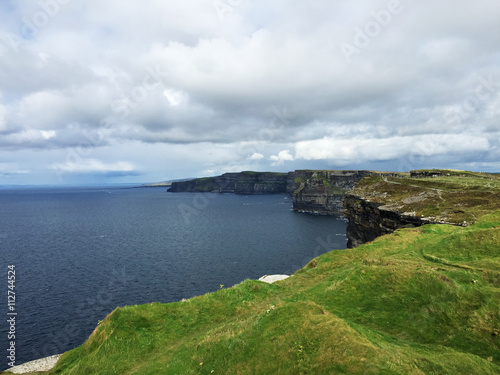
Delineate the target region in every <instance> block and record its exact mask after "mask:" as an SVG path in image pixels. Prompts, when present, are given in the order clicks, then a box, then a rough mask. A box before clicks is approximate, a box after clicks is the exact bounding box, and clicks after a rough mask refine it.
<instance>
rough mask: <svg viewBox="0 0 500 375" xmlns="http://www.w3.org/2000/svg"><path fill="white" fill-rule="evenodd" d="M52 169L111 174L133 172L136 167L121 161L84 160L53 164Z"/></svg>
mask: <svg viewBox="0 0 500 375" xmlns="http://www.w3.org/2000/svg"><path fill="white" fill-rule="evenodd" d="M51 169H53V170H56V171H61V172H64V173H97V174H99V173H110V172H133V171H135V167H134V165H133V164H132V163H129V162H125V161H119V162H114V163H105V162H102V161H101V160H97V159H82V160H78V161H76V162H73V161H67V162H65V163H58V164H53V165H52V166H51Z"/></svg>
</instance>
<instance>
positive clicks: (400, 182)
mask: <svg viewBox="0 0 500 375" xmlns="http://www.w3.org/2000/svg"><path fill="white" fill-rule="evenodd" d="M499 180H500V178H499V177H498V175H495V174H484V173H476V172H466V171H451V170H422V171H411V172H410V173H392V172H375V171H363V170H361V171H342V170H340V171H339V170H337V171H311V170H297V171H294V172H289V173H272V172H241V173H225V174H223V175H222V176H217V177H208V178H199V179H195V180H191V181H183V182H174V183H172V186H171V188H170V189H169V191H171V192H179V191H183V192H220V193H236V194H269V193H288V194H290V195H291V196H292V201H293V210H295V211H298V212H308V213H318V214H327V215H328V214H337V215H344V216H345V217H346V218H347V219H348V220H349V224H348V228H347V238H348V247H356V246H358V245H361V244H363V243H366V242H369V241H372V240H374V239H375V238H377V237H379V236H381V235H384V234H388V233H391V232H393V231H395V230H396V229H398V228H412V227H418V226H420V225H423V224H427V223H437V224H453V225H460V226H467V225H470V224H472V223H474V222H475V220H477V217H479V216H480V215H482V214H484V212H488V211H490V210H491V209H493V208H497V209H500V192H499V191H498V186H500V183H499V182H498V181H499Z"/></svg>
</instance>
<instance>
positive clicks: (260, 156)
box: [248, 152, 265, 160]
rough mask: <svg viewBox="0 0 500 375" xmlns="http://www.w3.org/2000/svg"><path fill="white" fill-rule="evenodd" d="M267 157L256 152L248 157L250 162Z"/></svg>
mask: <svg viewBox="0 0 500 375" xmlns="http://www.w3.org/2000/svg"><path fill="white" fill-rule="evenodd" d="M264 158H265V156H264V155H262V154H261V153H258V152H254V153H253V154H252V155H251V156H249V157H248V160H262V159H264Z"/></svg>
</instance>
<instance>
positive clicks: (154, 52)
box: [0, 0, 500, 183]
mask: <svg viewBox="0 0 500 375" xmlns="http://www.w3.org/2000/svg"><path fill="white" fill-rule="evenodd" d="M42 3H43V2H11V5H9V7H8V8H6V7H2V8H0V55H1V58H0V82H1V86H2V87H1V90H2V93H1V95H0V134H1V136H0V160H7V161H10V160H15V159H17V158H19V155H28V152H27V151H29V150H31V151H34V150H36V152H38V154H37V155H38V156H37V157H35V159H34V160H32V161H30V160H28V158H26V159H25V160H24V161H23V162H22V165H21V164H20V165H19V167H20V169H22V170H29V171H36V170H38V169H40V168H41V167H39V166H37V160H36V159H38V158H41V159H44V160H46V161H47V165H52V164H54V163H55V164H57V163H63V164H64V163H65V158H66V156H65V155H67V153H68V152H70V151H71V150H74V149H78V148H79V147H81V145H82V144H88V143H89V140H88V138H89V134H90V135H91V136H92V138H93V139H98V142H91V148H92V156H91V158H92V159H96V160H100V161H101V162H102V163H103V164H104V165H107V166H113V165H115V166H116V163H119V162H120V161H123V160H130V163H132V164H133V165H134V167H135V168H136V169H137V170H141V171H143V170H144V171H146V170H147V171H148V172H147V173H149V175H148V176H151V177H150V178H152V179H153V178H154V177H153V175H154V174H155V173H156V174H158V175H162V177H163V174H164V173H167V174H168V173H169V172H170V173H172V174H177V173H183V172H182V171H184V173H185V174H186V175H188V176H194V175H198V174H201V173H205V171H208V170H224V169H225V168H233V167H234V168H236V167H238V166H250V167H251V166H254V167H255V166H256V165H258V167H259V168H262V169H278V168H285V166H286V167H287V168H289V169H294V168H295V167H301V168H302V167H307V165H306V164H307V163H306V162H311V163H312V162H313V161H318V163H312V164H314V165H316V166H319V167H324V168H326V167H331V166H333V167H335V166H336V165H357V166H360V167H363V166H366V165H368V164H369V163H370V162H376V161H378V162H380V163H379V164H378V165H380V167H381V168H384V166H387V167H390V166H393V165H394V163H393V161H394V160H398V159H399V158H401V157H402V156H403V157H404V155H408V154H411V153H412V152H417V153H419V155H423V158H422V160H423V159H424V158H427V160H428V158H430V157H432V156H433V155H434V156H435V155H445V154H448V155H457V152H459V151H458V150H462V155H461V157H460V160H462V159H463V164H462V165H464V166H465V165H477V164H466V163H467V162H469V163H476V162H477V160H472V159H470V158H473V157H474V158H475V157H477V156H478V155H480V156H481V157H482V158H483V159H484V160H486V161H485V162H486V163H489V164H488V165H491V169H492V170H495V169H496V168H497V166H496V164H493V163H492V162H490V160H494V159H495V157H496V156H497V150H498V148H499V140H498V138H499V137H498V132H499V131H500V129H499V127H498V121H497V118H498V114H499V113H500V60H499V57H498V56H500V47H499V46H500V24H499V23H498V19H500V5H499V4H498V2H497V1H496V0H481V1H480V4H479V5H478V3H468V2H461V3H460V6H456V1H455V2H454V1H453V0H443V1H440V2H434V3H429V2H415V1H409V0H401V1H400V2H399V4H400V6H399V7H398V10H397V11H395V12H392V13H391V14H390V17H387V13H384V12H386V11H387V10H388V7H389V2H388V1H385V0H384V1H368V0H360V1H358V2H356V3H355V4H354V3H352V2H348V1H336V2H332V1H327V0H317V1H314V2H312V3H311V2H310V3H304V2H300V1H290V2H283V1H281V0H276V1H267V2H264V1H263V0H256V1H253V2H236V1H228V2H224V4H227V7H225V8H224V11H223V12H222V14H221V9H217V8H216V7H214V3H213V2H210V1H208V2H207V1H202V0H193V1H190V2H184V3H182V2H165V1H161V0H151V1H148V2H142V3H141V2H136V1H132V0H123V1H118V0H108V1H106V2H102V1H98V0H88V1H85V3H82V2H64V4H63V2H61V3H59V2H58V4H59V6H58V7H57V9H53V11H52V12H50V13H51V14H48V13H47V12H48V11H47V10H46V9H45V8H44V7H43V6H42ZM40 12H41V13H40ZM44 12H45V13H46V15H47V17H46V19H47V22H44V24H43V25H42V24H40V22H38V23H37V21H36V20H34V17H35V15H37V14H38V17H42V16H41V14H42V13H44ZM384 15H385V18H384ZM40 20H41V18H40ZM40 20H38V21H40ZM27 22H28V23H27ZM30 24H31V25H30ZM377 25H378V26H377ZM30 28H31V29H30ZM360 31H361V32H362V33H364V34H365V35H364V36H363V35H361V34H360ZM375 31H376V32H375ZM345 43H349V44H351V45H353V46H355V47H356V48H357V49H358V50H359V52H358V53H355V54H353V55H352V56H350V59H346V57H345V54H344V53H343V52H342V49H341V48H340V46H342V45H344V44H345ZM356 43H358V44H357V45H356ZM359 43H361V44H362V45H360V44H359ZM485 82H487V83H486V84H485ZM273 108H274V109H276V108H279V109H280V110H279V111H276V110H273ZM436 136H439V138H440V139H439V141H438V142H435V141H432V139H434V138H435V137H436ZM466 136H470V137H471V139H472V142H469V141H466V140H465V139H464V138H465V137H466ZM419 142H420V143H422V144H424V143H429V142H431V143H432V142H434V143H435V145H434V146H433V147H431V148H432V152H431V151H425V150H427V148H424V151H418V150H416V144H418V143H419ZM462 143H463V144H462ZM247 146H248V147H247ZM243 147H245V152H243V151H242V148H243ZM162 148H163V149H169V150H171V151H170V153H169V154H167V153H163V152H162V151H158V150H159V149H162ZM200 148H202V149H203V150H204V152H205V154H204V157H203V158H202V159H201V160H200V158H199V157H198V154H197V150H198V149H200ZM111 149H113V150H116V151H115V152H109V151H110V150H111ZM152 149H154V150H155V152H160V154H159V155H161V157H162V158H164V162H162V161H159V160H158V158H159V157H160V156H159V155H152V154H151V153H150V152H149V151H148V150H152ZM104 150H106V151H107V154H106V153H104ZM118 150H119V152H118ZM286 150H289V151H288V152H285V151H286ZM172 152H175V153H177V154H176V155H172ZM131 153H132V154H134V159H129V154H131ZM56 155H57V156H56ZM249 155H250V156H249ZM261 155H262V156H261ZM264 155H273V156H272V157H271V158H267V157H264ZM427 155H428V156H427ZM148 157H149V158H150V159H148ZM169 158H174V159H175V160H176V164H175V165H172V164H171V163H168V162H167V160H170V159H169ZM467 158H469V160H466V159H467ZM450 159H453V158H451V157H450V158H449V159H445V158H443V159H440V162H442V163H443V165H441V167H446V166H447V165H450V161H449V160H450ZM323 161H324V162H323ZM320 162H321V163H320ZM335 163H337V164H335ZM360 163H361V164H360ZM417 164H418V163H417ZM422 165H423V164H422ZM415 167H418V165H415ZM44 168H47V167H44ZM482 168H484V167H482ZM111 169H113V168H111ZM118 170H120V168H118ZM121 172H123V173H128V171H126V170H125V171H121ZM121 172H120V173H121ZM37 176H38V177H37V178H39V176H44V173H42V172H40V173H39V175H37ZM165 177H166V179H168V176H165ZM179 177H182V176H179ZM0 183H1V180H0Z"/></svg>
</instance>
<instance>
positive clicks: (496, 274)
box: [49, 172, 500, 375]
mask: <svg viewBox="0 0 500 375" xmlns="http://www.w3.org/2000/svg"><path fill="white" fill-rule="evenodd" d="M446 173H448V172H446ZM462 177H463V176H455V175H450V176H437V177H429V178H422V179H409V178H408V179H401V178H395V179H391V178H389V179H387V178H382V177H374V178H373V180H372V181H371V182H370V180H363V183H361V184H360V185H359V189H362V190H363V192H364V193H365V194H367V195H369V194H376V190H377V189H378V191H384V192H389V193H388V194H385V195H384V194H381V195H380V197H383V198H384V199H387V204H397V202H396V201H397V200H399V201H403V200H405V199H407V198H408V197H409V196H414V193H415V192H419V193H418V194H422V191H420V190H422V189H424V188H425V189H424V190H425V191H427V193H425V194H422V197H425V198H426V199H428V197H430V196H434V195H435V196H437V197H438V199H439V205H440V206H441V210H442V211H440V212H443V210H448V211H446V213H445V214H444V215H445V216H446V215H452V214H457V215H464V217H463V218H462V217H457V219H459V220H467V221H468V223H470V222H474V224H472V225H469V226H466V227H460V226H452V225H443V224H433V225H425V226H422V227H419V228H412V229H402V230H397V231H396V232H395V233H393V234H390V235H386V236H383V237H379V238H378V239H376V240H375V241H373V242H371V243H368V244H365V245H362V246H359V247H357V248H355V249H351V250H345V251H332V252H329V253H327V254H324V255H322V256H320V257H318V258H315V259H314V260H312V261H311V262H310V263H309V264H308V265H307V266H306V267H304V268H303V269H301V270H299V271H297V272H296V273H295V274H294V275H293V277H290V278H288V279H286V280H284V281H280V282H277V283H275V284H272V285H269V284H265V283H262V282H259V281H254V280H246V281H244V282H242V283H241V284H239V285H237V286H234V287H232V288H227V289H220V290H218V291H217V292H215V293H211V294H206V295H203V296H199V297H195V298H192V299H189V300H186V301H182V302H176V303H170V304H160V303H153V304H147V305H139V306H126V307H119V308H117V309H115V310H114V311H113V312H112V313H111V314H109V315H108V316H107V317H106V319H105V320H104V321H102V322H101V323H100V324H99V326H98V327H97V328H96V329H95V331H94V333H93V334H92V335H91V336H90V337H89V339H88V340H87V341H86V342H85V343H84V344H83V345H82V346H80V347H78V348H76V349H73V350H71V351H69V352H67V353H65V354H64V355H63V356H62V358H61V360H60V362H59V364H58V365H57V367H56V368H55V369H53V370H52V371H50V372H49V373H50V374H75V375H76V374H85V375H88V374H103V375H105V374H120V375H122V374H266V375H268V374H450V375H456V374H467V375H470V374H500V210H499V209H498V204H499V202H498V201H495V200H494V199H497V198H498V196H497V194H498V193H497V191H495V189H496V187H497V185H496V184H497V181H498V180H496V177H495V176H491V175H474V176H468V177H470V180H467V181H468V182H465V183H464V182H463V180H459V179H460V178H462ZM376 184H378V185H376ZM430 184H432V186H431V185H430ZM453 184H455V185H453ZM492 184H493V185H495V186H494V188H493V190H492ZM374 186H378V188H374ZM383 189H386V190H383ZM391 189H392V190H393V193H391ZM419 189H420V190H419ZM433 189H439V190H437V191H436V190H433ZM476 193H477V194H476ZM391 194H392V195H391ZM405 194H406V195H405ZM395 197H398V198H397V199H396V198H395ZM467 197H468V198H469V199H472V200H474V202H475V203H474V204H472V203H471V202H472V201H470V200H469V201H467V199H466V198H467ZM492 199H493V200H492ZM488 201H490V203H489V205H488V204H486V203H485V202H488ZM391 202H392V203H391ZM427 203H428V202H426V201H425V200H424V199H422V200H414V199H408V200H407V203H405V204H407V205H408V207H404V209H411V210H413V211H416V212H417V213H418V214H419V215H424V214H426V215H437V213H435V212H434V213H432V212H428V210H432V209H433V208H432V205H428V204H427ZM476 203H477V204H476ZM456 204H462V206H456ZM488 206H489V207H488ZM454 207H455V208H454ZM457 207H458V208H457ZM460 207H462V208H460ZM454 211H461V212H454ZM486 212H490V214H486V215H485V213H486ZM491 212H493V213H491ZM469 220H470V221H469Z"/></svg>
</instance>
